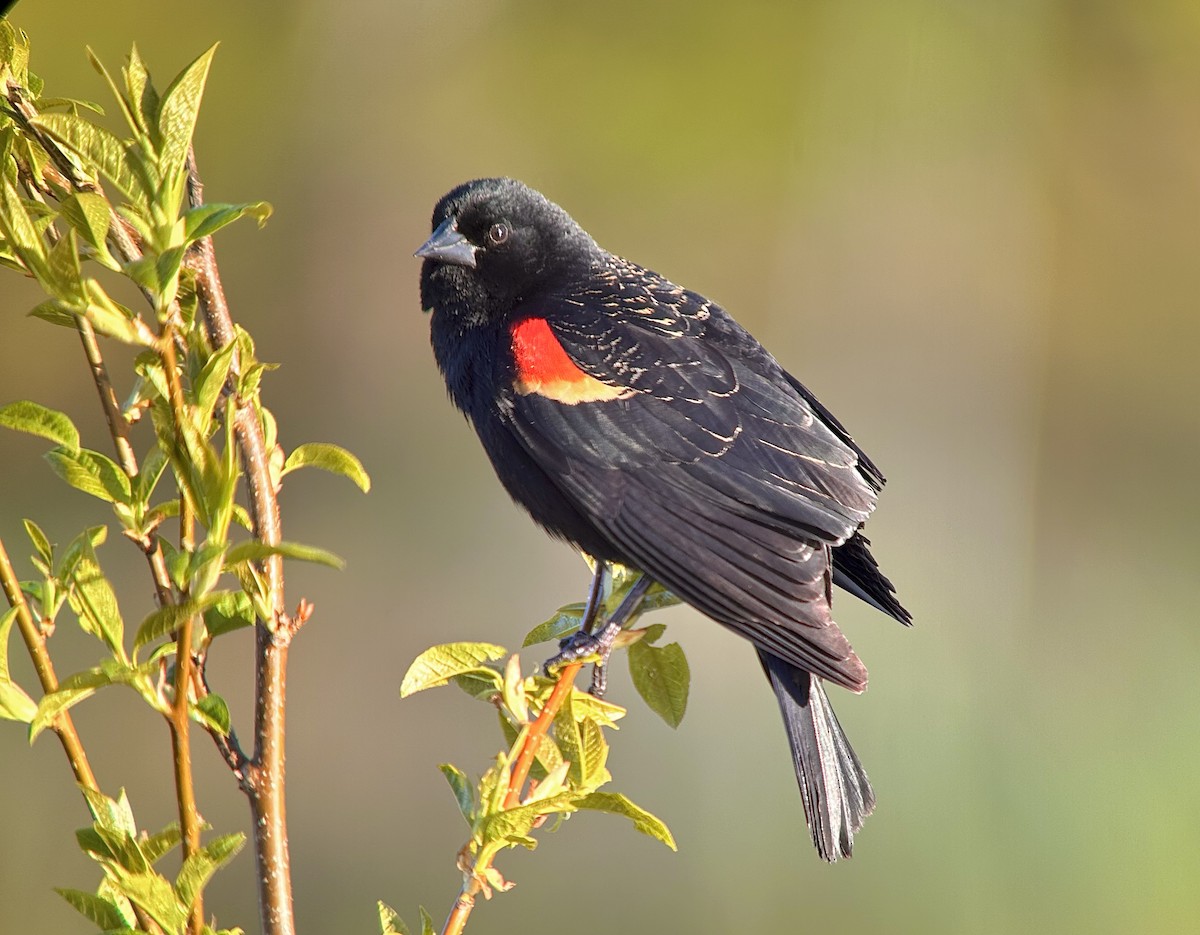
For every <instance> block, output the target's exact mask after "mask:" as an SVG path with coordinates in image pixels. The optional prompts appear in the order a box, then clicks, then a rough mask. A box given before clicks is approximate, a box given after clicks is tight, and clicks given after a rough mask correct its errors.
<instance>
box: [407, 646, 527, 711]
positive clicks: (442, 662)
mask: <svg viewBox="0 0 1200 935" xmlns="http://www.w3.org/2000/svg"><path fill="white" fill-rule="evenodd" d="M507 654H508V650H506V649H505V648H504V647H503V646H496V645H495V644H493V643H443V644H442V645H440V646H433V647H430V648H429V649H427V650H425V652H423V653H421V655H419V656H417V658H416V659H414V660H413V663H412V665H411V666H409V667H408V672H407V673H405V675H404V681H403V682H401V683H400V697H401V698H407V697H408V696H409V695H414V694H416V693H417V692H419V691H424V690H425V689H427V688H437V687H438V686H441V685H445V684H446V683H447V682H448V681H450V679H452V678H454V677H455V676H456V675H465V674H467V673H469V672H473V671H476V670H478V669H481V668H483V663H485V662H494V661H495V660H497V659H503V658H504V657H505V656H506V655H507Z"/></svg>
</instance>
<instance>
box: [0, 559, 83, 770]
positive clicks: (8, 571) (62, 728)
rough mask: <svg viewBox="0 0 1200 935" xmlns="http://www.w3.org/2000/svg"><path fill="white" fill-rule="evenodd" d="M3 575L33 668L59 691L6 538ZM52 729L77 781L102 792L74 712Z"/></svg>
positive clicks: (45, 687) (47, 688) (0, 563)
mask: <svg viewBox="0 0 1200 935" xmlns="http://www.w3.org/2000/svg"><path fill="white" fill-rule="evenodd" d="M0 579H2V580H3V584H4V594H5V596H6V597H7V598H8V603H9V605H10V606H12V607H15V608H16V609H17V627H18V629H20V631H21V638H22V639H23V640H24V641H25V648H26V649H27V650H29V657H30V659H32V660H33V668H34V669H35V670H36V671H37V676H38V681H39V682H41V683H42V691H43V692H45V693H46V694H47V695H49V694H51V693H52V692H56V691H58V676H57V675H55V673H54V663H52V662H51V661H50V653H48V652H47V651H46V644H45V642H44V640H43V639H42V634H41V631H40V630H39V629H38V626H37V624H36V623H35V622H34V619H33V614H32V613H31V612H30V610H29V604H28V603H27V602H26V600H25V595H24V594H23V593H22V591H21V585H20V582H19V581H18V580H17V575H16V572H15V571H13V567H12V562H10V561H9V559H8V551H7V550H6V549H5V548H4V543H3V541H0ZM50 729H51V730H53V731H54V733H55V734H57V735H58V739H59V741H60V742H61V743H62V747H63V750H64V751H65V752H66V754H67V759H68V760H69V761H70V763H71V771H72V772H73V773H74V774H75V781H76V782H78V783H79V784H80V785H81V786H83V787H84V788H85V789H90V790H92V791H93V792H99V791H100V787H99V786H98V785H97V784H96V776H95V774H94V773H92V767H91V765H90V764H89V763H88V758H87V754H86V753H85V752H84V750H83V743H82V742H81V741H80V739H79V734H78V732H77V731H76V730H75V724H74V722H73V721H72V720H71V714H70V712H68V711H64V712H63V713H62V714H60V715H59V716H58V717H56V718H55V719H54V722H53V723H52V724H51V725H50Z"/></svg>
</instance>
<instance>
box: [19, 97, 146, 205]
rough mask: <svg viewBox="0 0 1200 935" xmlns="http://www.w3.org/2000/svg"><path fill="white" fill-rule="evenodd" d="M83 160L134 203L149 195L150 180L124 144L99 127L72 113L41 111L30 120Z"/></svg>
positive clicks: (87, 168) (87, 169)
mask: <svg viewBox="0 0 1200 935" xmlns="http://www.w3.org/2000/svg"><path fill="white" fill-rule="evenodd" d="M32 123H33V125H34V126H36V127H39V128H40V129H42V130H45V131H46V133H48V134H49V135H50V136H51V137H53V138H54V139H56V140H57V141H58V142H60V143H62V144H63V145H64V146H65V147H66V148H67V149H69V150H71V151H72V152H74V153H76V154H77V155H78V156H80V157H81V158H82V159H83V160H84V169H85V171H87V172H88V173H89V174H92V173H94V172H99V173H100V174H101V175H103V176H104V177H105V178H107V179H108V180H109V181H110V182H112V184H113V185H115V186H116V188H117V190H118V191H120V192H121V194H123V195H124V196H125V197H126V198H128V199H129V200H130V201H132V202H134V203H135V204H137V203H140V202H141V201H143V200H144V199H145V198H147V197H150V196H152V195H153V189H154V186H153V184H148V183H150V182H152V181H153V180H151V179H149V178H148V177H147V176H146V174H145V169H144V167H143V166H140V165H138V164H137V163H138V161H137V159H136V157H134V156H133V155H132V154H131V153H130V152H129V149H128V146H127V144H125V143H123V142H122V141H121V140H119V139H118V138H117V137H116V136H115V135H113V134H112V133H110V132H109V131H108V130H106V129H104V128H103V127H100V126H97V125H96V124H94V123H92V122H91V121H90V120H88V119H86V118H84V117H80V116H77V115H75V114H41V115H39V116H37V117H35V118H34V119H33V121H32Z"/></svg>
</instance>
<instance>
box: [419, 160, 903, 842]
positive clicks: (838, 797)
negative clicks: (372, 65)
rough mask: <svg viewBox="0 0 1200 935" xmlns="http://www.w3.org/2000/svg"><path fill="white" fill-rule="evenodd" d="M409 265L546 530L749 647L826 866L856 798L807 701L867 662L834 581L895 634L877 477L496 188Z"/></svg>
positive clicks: (495, 462) (604, 259) (733, 354)
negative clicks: (841, 620)
mask: <svg viewBox="0 0 1200 935" xmlns="http://www.w3.org/2000/svg"><path fill="white" fill-rule="evenodd" d="M433 228H434V231H433V236H432V237H430V238H429V240H428V241H427V242H426V243H425V244H424V245H423V246H422V247H421V248H420V249H419V250H418V251H417V253H416V255H417V256H419V257H423V258H424V263H423V265H422V268H421V303H422V307H423V308H425V309H426V310H429V311H432V313H433V316H432V324H431V332H432V341H433V350H434V354H435V356H436V357H437V362H438V366H439V367H440V368H441V371H442V373H443V375H444V376H445V378H446V385H447V388H448V389H449V392H450V398H451V399H452V400H453V401H454V404H455V405H456V406H458V408H459V409H461V410H462V411H463V412H464V413H465V414H466V416H467V417H468V418H469V419H470V421H471V424H472V425H474V427H475V430H476V432H478V434H479V438H480V440H481V441H482V442H483V447H484V449H485V450H486V451H487V454H488V457H490V458H491V461H492V466H493V467H494V468H495V470H496V474H497V475H498V476H499V478H500V482H501V483H502V484H503V485H504V487H505V489H506V490H507V491H508V492H509V494H511V495H512V497H513V499H514V500H516V502H517V503H519V504H520V505H521V506H523V507H524V508H525V509H526V510H528V511H529V513H530V514H531V515H532V516H533V518H534V519H535V520H536V521H537V522H538V523H540V524H541V525H542V526H543V527H544V528H545V529H546V530H547V531H548V532H550V533H551V535H554V536H556V537H558V538H560V539H564V540H566V541H567V542H569V543H571V544H573V545H574V546H576V547H577V548H579V549H581V550H583V551H584V552H587V553H588V554H590V555H592V556H593V557H594V558H596V559H598V560H599V561H600V562H607V561H613V562H620V563H622V564H625V565H628V566H630V567H633V568H637V569H639V570H641V571H643V572H645V573H646V574H647V575H649V576H650V577H652V578H654V579H655V580H657V581H659V582H660V583H661V584H662V585H663V586H665V587H666V588H667V589H668V590H670V591H671V592H673V593H674V594H676V595H678V596H679V597H680V598H682V599H683V600H685V601H687V602H688V603H689V604H691V605H692V606H693V607H695V608H696V609H697V610H699V611H701V612H702V613H704V614H706V615H708V616H709V617H711V618H712V619H713V620H716V621H717V622H718V623H720V624H722V625H724V626H726V627H728V628H729V629H731V630H733V631H734V632H735V633H738V634H739V635H741V636H744V637H745V638H746V639H748V640H750V642H751V643H753V644H754V646H755V648H756V649H757V651H758V656H759V659H760V660H761V662H762V665H763V669H764V670H765V672H766V674H767V677H768V678H769V679H770V682H771V687H772V688H773V689H774V691H775V695H776V697H777V698H778V701H779V706H780V709H781V710H782V712H783V720H784V724H785V725H786V727H787V733H788V739H789V741H790V744H791V750H792V758H793V761H794V763H795V767H796V776H797V779H798V780H799V783H800V791H801V795H802V797H803V801H804V811H805V816H806V818H807V820H808V825H809V829H810V830H811V832H812V836H813V842H814V843H815V844H816V847H817V850H818V851H819V852H820V854H821V856H822V857H824V858H825V859H826V860H836V859H837V857H838V856H839V855H841V856H847V857H848V856H849V855H850V851H851V847H852V843H853V835H854V832H856V831H857V830H858V829H859V828H860V827H861V826H862V823H863V820H864V819H865V818H866V816H867V815H868V814H870V812H871V810H872V808H873V807H874V805H875V796H874V793H873V792H872V790H871V785H870V783H869V782H868V780H867V776H866V773H865V772H863V768H862V765H861V764H860V763H859V761H858V757H857V756H856V755H855V753H854V751H853V750H852V749H851V747H850V743H849V741H848V740H847V739H846V736H845V734H844V733H843V732H842V729H841V726H840V725H839V724H838V721H837V717H836V716H835V715H834V713H833V708H832V707H831V706H830V704H829V700H828V698H827V697H826V696H825V692H824V690H823V689H822V687H821V680H822V679H828V680H829V681H832V682H836V683H837V684H839V685H842V686H845V687H846V688H849V689H850V690H851V691H854V692H861V691H862V690H863V689H864V688H866V685H867V670H866V668H865V667H864V666H863V664H862V663H861V662H860V661H859V659H858V656H856V655H855V654H854V651H853V650H852V649H851V648H850V643H849V642H848V641H847V640H846V638H845V637H844V636H843V635H842V633H841V631H840V630H839V629H838V627H837V624H835V623H834V621H833V617H832V616H831V611H830V601H831V598H832V593H831V592H832V585H834V584H837V585H840V586H841V587H843V588H845V589H846V590H848V591H850V592H851V593H852V594H854V595H856V596H857V597H860V598H862V599H863V600H864V601H866V602H867V603H869V604H872V605H873V606H875V607H877V608H878V609H880V610H882V611H884V612H885V613H887V614H890V615H891V616H893V617H895V618H896V619H897V620H899V621H901V622H902V623H908V622H909V620H910V616H909V614H908V612H907V611H906V610H905V609H904V608H903V607H902V606H901V605H900V603H899V601H898V600H897V599H896V596H895V592H894V589H893V587H892V584H891V582H890V581H888V579H887V578H885V577H884V576H883V574H882V572H880V570H879V567H878V565H876V563H875V559H874V558H873V557H872V556H871V553H870V551H869V550H868V545H869V543H868V541H867V540H866V539H865V538H864V537H863V535H862V533H861V531H860V530H861V529H862V525H863V522H864V521H865V520H866V518H867V517H868V515H870V513H871V511H872V510H873V509H874V508H875V501H876V495H877V494H878V492H879V490H880V488H881V487H882V486H883V482H884V478H883V475H882V474H881V473H880V472H879V469H878V468H876V467H875V465H874V464H873V463H872V462H871V459H870V458H868V457H867V456H866V455H865V454H864V453H863V451H862V449H860V448H859V447H858V445H856V444H855V443H854V441H853V439H851V437H850V434H849V433H848V432H847V431H846V429H845V428H844V427H843V426H842V424H841V423H840V422H838V420H837V419H835V418H834V417H833V415H832V414H830V412H829V411H828V410H827V409H826V408H825V407H824V406H822V405H821V404H820V403H819V402H818V401H817V399H816V397H814V396H813V395H812V393H810V392H809V391H808V390H807V389H806V388H805V387H804V386H803V385H801V383H800V382H799V381H798V380H796V379H795V378H794V377H792V376H791V375H790V374H788V373H787V372H786V371H785V370H784V369H783V368H782V367H780V365H779V364H778V363H777V362H776V361H775V358H774V357H772V356H771V355H770V354H769V353H768V352H767V351H766V350H765V349H764V348H763V347H762V345H760V344H759V343H758V342H757V341H756V340H755V339H754V338H753V337H751V336H750V334H748V333H747V332H746V330H745V329H743V328H742V327H741V326H740V325H739V324H738V323H737V322H735V321H734V320H733V319H732V318H731V317H730V316H729V315H728V313H726V312H725V310H724V309H722V308H721V307H720V306H719V305H717V304H716V303H714V302H711V301H709V300H708V299H706V298H704V297H703V296H701V295H698V294H697V293H695V292H691V291H689V290H687V289H684V288H682V287H680V286H677V285H675V284H674V283H672V282H670V281H668V280H666V279H664V278H663V277H661V276H659V275H658V274H657V273H655V272H653V271H651V270H648V269H646V268H644V267H641V266H638V265H637V264H635V263H631V262H629V261H628V260H624V259H622V258H620V257H617V256H613V255H612V254H611V253H608V252H606V251H605V250H603V249H601V248H600V247H599V246H598V245H597V244H596V242H595V241H594V240H592V238H591V237H590V236H588V234H587V233H586V232H584V230H583V229H582V228H580V227H579V225H578V224H576V223H575V221H574V220H572V219H571V217H570V216H569V215H568V214H567V213H566V212H565V211H563V210H562V208H560V207H559V206H558V205H556V204H554V203H552V202H550V201H548V200H547V199H546V198H544V197H543V196H542V195H540V194H539V193H538V192H535V191H534V190H533V189H531V188H529V187H527V186H526V185H524V184H522V183H521V182H517V181H514V180H512V179H479V180H476V181H473V182H467V183H465V184H463V185H460V186H459V187H458V188H455V189H454V190H453V191H451V192H450V193H448V194H447V195H445V196H444V197H443V198H442V199H441V200H440V201H439V202H438V203H437V207H436V208H434V211H433Z"/></svg>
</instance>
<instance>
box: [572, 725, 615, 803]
mask: <svg viewBox="0 0 1200 935" xmlns="http://www.w3.org/2000/svg"><path fill="white" fill-rule="evenodd" d="M579 740H580V750H581V752H582V757H581V760H580V767H581V772H582V773H583V781H582V782H581V783H580V785H581V786H582V787H583V788H585V789H595V788H597V787H598V786H602V785H604V784H605V783H606V782H608V781H609V780H610V779H612V776H611V775H610V774H609V772H608V769H607V768H606V765H605V764H606V763H607V762H608V741H606V740H605V739H604V732H603V731H602V730H600V725H599V724H597V723H596V722H595V721H594V720H592V719H591V718H590V717H588V718H584V719H583V720H582V721H580V722H579Z"/></svg>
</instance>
